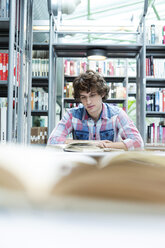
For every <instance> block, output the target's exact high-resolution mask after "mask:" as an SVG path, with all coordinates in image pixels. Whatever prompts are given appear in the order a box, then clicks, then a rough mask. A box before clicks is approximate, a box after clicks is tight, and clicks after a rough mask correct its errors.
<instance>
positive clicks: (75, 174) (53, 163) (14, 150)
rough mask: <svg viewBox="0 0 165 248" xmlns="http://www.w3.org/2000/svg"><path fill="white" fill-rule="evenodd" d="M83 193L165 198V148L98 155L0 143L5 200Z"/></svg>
mask: <svg viewBox="0 0 165 248" xmlns="http://www.w3.org/2000/svg"><path fill="white" fill-rule="evenodd" d="M65 197H75V198H76V197H79V198H93V199H107V200H108V199H119V200H129V201H142V202H156V203H165V154H164V153H159V154H157V153H155V154H154V153H153V152H152V153H151V152H144V151H143V152H140V151H138V152H131V151H129V152H112V153H109V154H107V153H105V156H102V157H100V159H99V160H95V159H94V158H92V157H90V156H87V155H83V154H80V153H65V152H63V153H56V152H54V150H53V149H50V150H49V149H44V148H34V147H22V146H20V145H15V146H12V145H1V146H0V206H1V205H21V204H25V203H26V205H28V204H29V205H31V204H56V202H57V201H58V198H65Z"/></svg>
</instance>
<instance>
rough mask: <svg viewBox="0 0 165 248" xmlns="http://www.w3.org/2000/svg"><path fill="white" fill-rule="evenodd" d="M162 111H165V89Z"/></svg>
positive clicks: (164, 91) (163, 91)
mask: <svg viewBox="0 0 165 248" xmlns="http://www.w3.org/2000/svg"><path fill="white" fill-rule="evenodd" d="M162 111H163V112H165V90H162Z"/></svg>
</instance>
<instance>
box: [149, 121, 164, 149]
mask: <svg viewBox="0 0 165 248" xmlns="http://www.w3.org/2000/svg"><path fill="white" fill-rule="evenodd" d="M147 143H152V144H153V143H156V144H165V122H164V121H162V122H160V123H159V125H156V124H155V123H151V124H150V125H148V126H147Z"/></svg>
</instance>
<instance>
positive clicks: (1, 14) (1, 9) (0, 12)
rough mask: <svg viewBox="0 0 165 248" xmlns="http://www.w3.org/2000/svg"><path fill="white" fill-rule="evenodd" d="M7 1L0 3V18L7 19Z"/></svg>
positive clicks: (2, 0)
mask: <svg viewBox="0 0 165 248" xmlns="http://www.w3.org/2000/svg"><path fill="white" fill-rule="evenodd" d="M9 2H10V1H9V0H1V1H0V18H8V17H9Z"/></svg>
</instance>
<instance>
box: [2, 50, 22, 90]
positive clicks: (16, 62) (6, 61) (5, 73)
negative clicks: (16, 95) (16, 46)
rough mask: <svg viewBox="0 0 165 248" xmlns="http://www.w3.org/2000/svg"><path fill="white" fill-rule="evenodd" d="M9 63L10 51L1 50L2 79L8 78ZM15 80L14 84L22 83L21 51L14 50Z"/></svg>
mask: <svg viewBox="0 0 165 248" xmlns="http://www.w3.org/2000/svg"><path fill="white" fill-rule="evenodd" d="M8 64H9V54H8V51H0V81H6V80H7V79H8ZM13 75H14V78H13V79H14V80H13V85H17V86H18V85H20V53H19V52H17V51H16V50H14V72H13Z"/></svg>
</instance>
